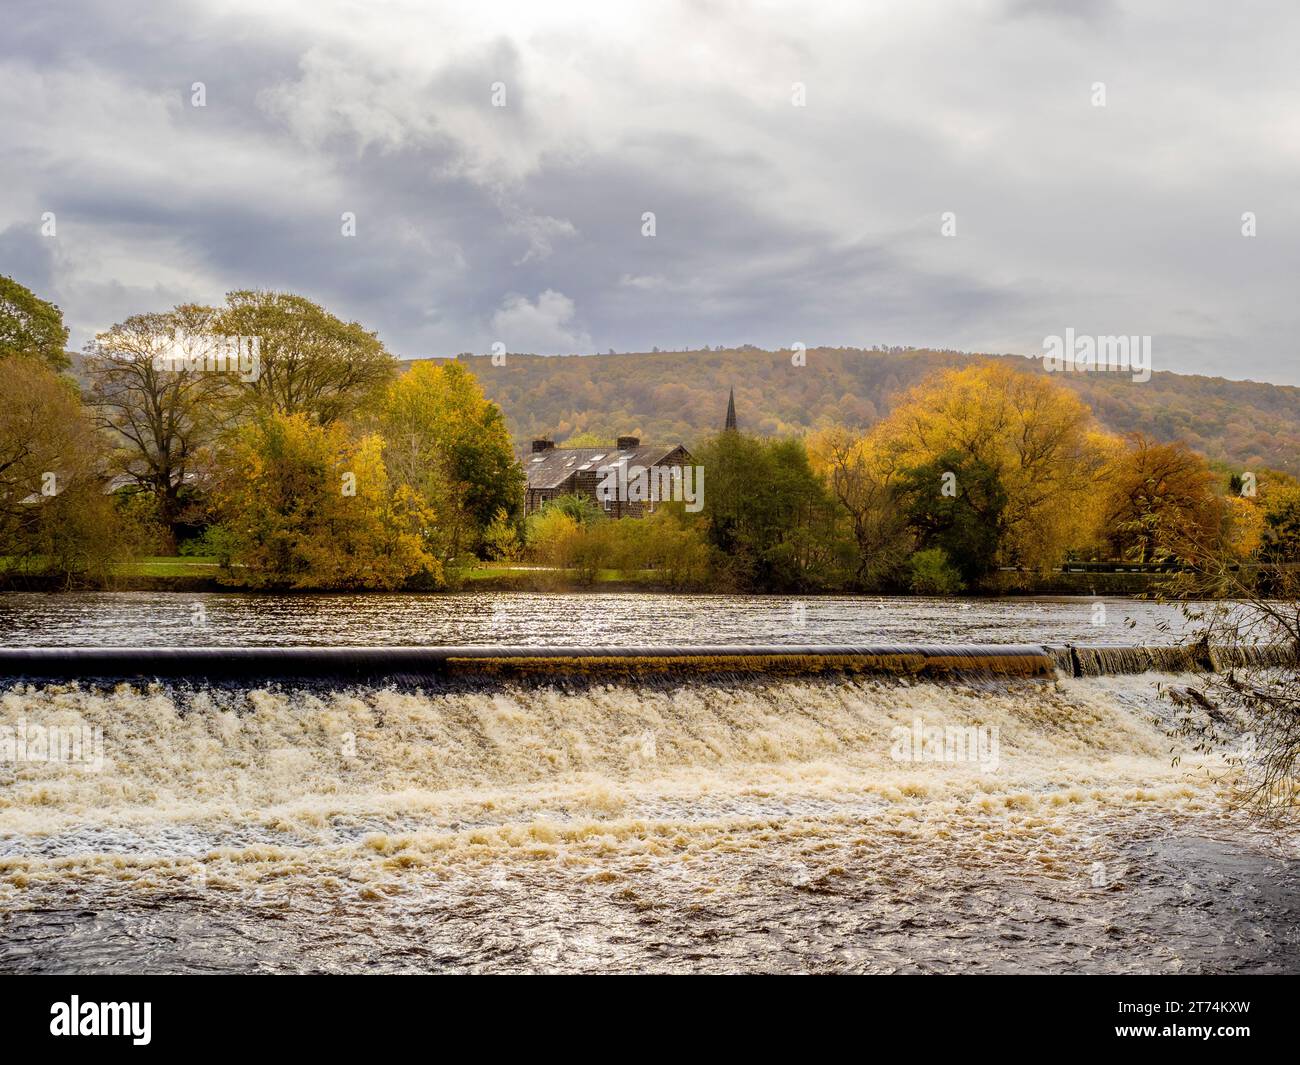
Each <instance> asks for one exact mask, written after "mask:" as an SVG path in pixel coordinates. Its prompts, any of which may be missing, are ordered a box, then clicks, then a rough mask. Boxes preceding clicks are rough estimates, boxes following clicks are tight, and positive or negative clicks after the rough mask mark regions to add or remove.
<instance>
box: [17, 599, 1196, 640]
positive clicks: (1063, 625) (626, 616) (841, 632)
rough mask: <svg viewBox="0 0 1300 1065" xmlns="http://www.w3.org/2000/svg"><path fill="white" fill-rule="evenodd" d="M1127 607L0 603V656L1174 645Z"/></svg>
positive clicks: (1160, 622)
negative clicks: (223, 649) (43, 649)
mask: <svg viewBox="0 0 1300 1065" xmlns="http://www.w3.org/2000/svg"><path fill="white" fill-rule="evenodd" d="M1182 626H1183V618H1182V614H1181V613H1180V612H1179V610H1178V609H1177V608H1176V607H1174V606H1172V605H1169V604H1158V603H1147V602H1138V601H1134V600H1131V599H1090V598H1072V597H1056V598H1008V599H923V598H895V597H885V598H882V597H861V596H826V597H809V598H804V599H792V598H789V597H780V596H733V595H662V594H650V593H630V594H607V593H592V594H568V593H538V594H518V593H508V592H502V593H488V594H482V595H471V594H466V595H292V596H290V595H249V594H246V593H244V594H241V593H224V592H210V593H197V594H191V593H157V592H102V593H75V594H66V595H48V594H41V593H16V592H11V593H4V594H0V646H5V645H8V646H53V645H64V646H105V645H113V646H168V645H170V646H198V645H200V644H202V645H208V646H252V645H259V646H273V645H282V646H287V645H295V644H296V645H302V644H313V645H338V644H350V645H354V646H378V647H383V646H390V647H391V646H399V645H414V644H430V645H436V644H446V645H456V644H525V645H528V644H549V645H557V644H558V645H617V644H634V645H635V644H642V645H645V644H659V645H682V646H690V645H692V644H719V643H726V644H731V643H736V644H754V643H822V644H868V643H1093V644H1140V643H1157V644H1159V643H1170V642H1173V637H1172V636H1171V635H1170V632H1171V631H1172V632H1174V633H1176V632H1179V631H1181V629H1182Z"/></svg>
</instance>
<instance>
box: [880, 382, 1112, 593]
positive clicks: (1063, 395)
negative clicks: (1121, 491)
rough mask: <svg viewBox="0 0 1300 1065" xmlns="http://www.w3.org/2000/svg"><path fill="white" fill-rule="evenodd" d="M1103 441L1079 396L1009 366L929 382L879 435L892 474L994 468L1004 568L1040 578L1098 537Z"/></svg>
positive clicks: (887, 421)
mask: <svg viewBox="0 0 1300 1065" xmlns="http://www.w3.org/2000/svg"><path fill="white" fill-rule="evenodd" d="M1105 443H1106V438H1105V436H1104V435H1103V434H1102V433H1101V432H1100V431H1099V430H1098V429H1097V427H1096V424H1095V422H1094V421H1093V418H1092V412H1091V411H1090V410H1089V409H1088V407H1087V405H1086V404H1084V403H1083V401H1082V400H1080V399H1079V398H1078V396H1076V395H1075V394H1074V393H1073V392H1071V391H1070V390H1069V389H1067V388H1065V387H1064V386H1062V385H1060V384H1058V383H1056V382H1054V381H1052V380H1051V379H1049V378H1047V377H1044V376H1041V375H1038V374H1032V373H1028V372H1024V371H1021V370H1018V369H1014V368H1013V367H1011V366H1008V365H1006V364H1003V363H993V364H985V365H980V366H971V367H968V368H966V369H962V370H946V371H944V372H942V373H940V374H938V375H935V376H934V377H931V378H928V379H927V380H926V381H924V382H922V383H921V384H920V385H919V386H917V387H916V388H914V389H913V390H912V391H911V392H909V393H908V394H907V396H906V397H905V398H904V400H903V401H902V403H900V405H899V406H898V407H896V408H895V409H894V411H893V413H892V414H890V416H889V417H888V418H887V419H885V421H883V422H881V423H880V425H878V426H877V427H876V429H875V430H874V432H873V433H872V446H873V447H874V448H875V449H877V450H878V452H879V454H880V456H881V461H882V463H883V464H884V466H885V468H886V469H890V468H892V469H894V470H898V469H906V468H911V467H920V466H923V465H925V464H927V463H930V462H934V461H935V460H937V459H938V458H939V457H940V456H942V455H945V454H950V453H953V452H956V453H959V454H961V455H965V456H969V457H971V458H973V459H975V460H977V461H979V462H981V463H983V464H985V465H986V466H987V467H989V468H991V469H993V470H995V471H996V473H997V476H998V479H999V481H1000V483H1001V486H1002V488H1003V490H1004V491H1005V492H1006V495H1007V505H1006V508H1005V510H1004V512H1003V518H1002V521H1003V525H1004V528H1003V537H1002V543H1001V549H1000V558H999V561H1000V562H1001V563H1002V564H1003V565H1014V566H1021V567H1025V568H1028V569H1035V570H1040V571H1041V570H1046V569H1048V568H1050V567H1052V566H1054V565H1056V564H1058V563H1059V562H1060V561H1061V559H1062V558H1063V557H1064V556H1065V553H1066V551H1067V550H1068V549H1069V548H1071V547H1073V546H1076V545H1078V544H1080V543H1083V542H1086V541H1087V540H1089V539H1091V538H1093V537H1094V536H1095V530H1096V522H1097V517H1098V508H1097V505H1096V500H1095V498H1094V496H1095V490H1096V486H1097V484H1098V483H1099V482H1100V481H1102V480H1103V479H1104V477H1105V470H1106V464H1105V458H1106V455H1105Z"/></svg>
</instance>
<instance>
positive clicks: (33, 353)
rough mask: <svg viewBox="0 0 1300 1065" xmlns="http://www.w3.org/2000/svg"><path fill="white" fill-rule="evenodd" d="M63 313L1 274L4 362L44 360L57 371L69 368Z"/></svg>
mask: <svg viewBox="0 0 1300 1065" xmlns="http://www.w3.org/2000/svg"><path fill="white" fill-rule="evenodd" d="M67 342H68V330H67V327H66V326H64V324H63V312H62V311H60V310H59V308H58V307H57V306H55V305H54V304H53V303H49V302H47V301H46V300H43V299H41V298H40V297H39V296H37V295H36V293H34V292H33V291H32V290H31V289H29V288H27V287H25V286H23V285H20V284H19V283H18V282H17V281H15V280H14V279H13V278H12V277H5V276H3V275H0V359H7V358H9V357H11V356H14V355H21V356H25V357H28V358H33V359H40V360H41V361H42V362H44V363H45V364H46V365H47V366H49V367H51V368H52V369H55V370H66V369H67V368H68V365H69V360H68V353H67V352H66V351H65V350H64V345H66V344H67Z"/></svg>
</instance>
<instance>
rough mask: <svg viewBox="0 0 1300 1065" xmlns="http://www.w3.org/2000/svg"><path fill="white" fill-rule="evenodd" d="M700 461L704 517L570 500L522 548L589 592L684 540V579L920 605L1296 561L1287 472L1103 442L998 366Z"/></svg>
mask: <svg viewBox="0 0 1300 1065" xmlns="http://www.w3.org/2000/svg"><path fill="white" fill-rule="evenodd" d="M696 459H697V461H699V462H700V463H701V464H702V465H703V466H704V469H705V472H706V478H705V491H704V507H703V510H702V511H701V512H700V513H699V514H698V515H690V514H687V513H685V511H684V509H683V508H682V507H681V506H680V505H674V504H662V505H661V506H660V507H659V510H658V511H657V512H656V513H655V514H654V515H652V516H651V517H650V518H647V519H642V520H639V521H630V520H626V519H624V520H622V521H616V522H611V521H608V520H605V519H604V516H603V515H602V514H601V513H600V511H599V510H598V509H597V508H595V507H594V506H591V505H589V504H587V503H585V502H584V501H582V500H577V499H567V500H559V501H556V502H555V503H554V504H553V505H552V506H550V507H548V508H547V509H545V510H544V511H542V513H541V514H539V515H536V516H535V517H533V518H530V520H529V525H528V529H527V535H526V537H525V542H526V544H527V550H528V551H530V552H531V557H532V558H533V560H534V561H537V562H544V563H548V564H550V565H559V566H572V567H576V568H577V569H578V570H579V571H580V572H581V573H582V574H584V575H586V576H587V577H589V578H592V579H594V577H595V576H596V575H597V574H599V573H600V571H601V570H602V569H604V568H612V569H618V570H625V569H628V568H635V567H637V566H643V567H651V568H653V567H654V566H657V565H662V563H660V562H658V561H657V559H659V558H662V557H663V556H664V555H665V554H667V553H669V547H668V545H670V544H671V545H672V546H671V552H672V554H673V555H674V557H675V559H676V560H677V562H676V565H675V569H674V570H673V571H672V572H671V574H668V573H666V574H665V576H664V579H665V582H666V583H671V584H675V585H677V586H683V587H711V588H717V589H736V590H750V591H757V590H766V591H837V590H838V591H880V592H906V591H910V592H916V593H923V594H951V593H955V592H959V591H963V590H978V589H981V588H986V587H993V586H996V587H998V588H1000V589H1006V588H1007V587H1008V586H1015V585H1017V584H1018V585H1019V586H1021V587H1023V588H1025V589H1032V588H1033V587H1034V586H1035V583H1036V582H1037V581H1038V580H1039V579H1040V578H1041V577H1042V576H1043V575H1044V574H1046V573H1047V572H1049V571H1050V570H1052V569H1054V568H1056V567H1058V566H1059V565H1061V564H1062V563H1063V562H1066V561H1069V560H1075V561H1092V562H1104V561H1125V562H1140V563H1162V564H1172V565H1179V564H1188V565H1200V564H1204V563H1206V562H1207V561H1208V560H1210V559H1214V560H1222V559H1224V558H1229V559H1235V560H1239V561H1251V560H1256V561H1260V562H1287V561H1294V560H1296V559H1297V558H1300V484H1297V482H1296V481H1295V480H1294V479H1293V478H1292V477H1290V476H1289V475H1288V474H1285V473H1281V472H1278V471H1272V470H1268V469H1266V468H1259V469H1256V470H1250V471H1246V470H1242V471H1236V472H1230V471H1226V470H1215V469H1212V468H1211V467H1210V465H1209V464H1208V463H1207V462H1206V460H1205V459H1204V458H1203V457H1202V456H1200V455H1199V454H1197V453H1196V452H1194V451H1193V450H1191V449H1190V448H1189V447H1187V446H1186V445H1185V444H1182V443H1161V442H1158V441H1155V440H1153V439H1151V438H1150V437H1148V436H1146V435H1143V434H1141V433H1134V434H1130V435H1127V436H1119V435H1117V434H1113V433H1109V432H1107V431H1105V430H1104V429H1103V428H1102V427H1101V426H1100V425H1099V424H1098V423H1097V421H1096V419H1095V418H1094V417H1093V415H1092V412H1091V411H1090V410H1089V409H1088V407H1087V406H1086V405H1085V404H1084V403H1083V402H1082V400H1080V399H1079V397H1078V396H1077V395H1076V394H1075V393H1074V392H1073V391H1072V390H1070V389H1068V388H1066V387H1065V386H1063V385H1062V384H1059V383H1057V381H1055V380H1053V379H1051V378H1048V377H1047V376H1045V375H1040V374H1034V373H1029V372H1025V370H1024V369H1022V368H1018V367H1015V366H1013V365H1007V364H1004V363H991V364H982V365H975V366H970V367H968V368H966V369H950V370H946V371H943V372H941V373H939V374H936V375H934V376H932V377H931V378H929V379H927V380H926V381H924V382H922V383H921V384H920V385H918V386H917V387H916V388H915V389H913V390H911V391H910V392H909V393H907V394H906V395H905V396H904V397H903V399H902V401H901V402H900V403H899V404H898V405H897V406H896V407H895V409H894V410H893V411H892V413H891V414H890V415H889V417H887V418H886V419H884V420H883V421H882V422H880V423H879V424H878V425H876V426H875V427H874V428H873V429H871V430H868V431H866V432H861V431H855V430H853V429H850V428H846V427H842V426H830V427H827V428H824V429H821V430H818V431H816V432H813V433H811V434H808V435H806V436H803V437H788V438H784V439H782V438H776V439H770V438H768V439H764V438H760V437H757V436H751V435H747V434H743V433H737V432H723V433H719V434H716V435H715V436H713V437H711V438H710V439H708V440H707V441H706V442H705V443H704V444H703V445H702V446H700V447H698V449H697V451H696ZM1007 571H1009V572H1007ZM995 574H996V583H995Z"/></svg>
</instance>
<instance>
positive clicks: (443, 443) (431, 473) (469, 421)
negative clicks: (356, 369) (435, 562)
mask: <svg viewBox="0 0 1300 1065" xmlns="http://www.w3.org/2000/svg"><path fill="white" fill-rule="evenodd" d="M379 424H380V428H381V431H382V433H383V436H384V439H385V440H386V441H387V449H386V457H387V458H386V461H387V463H388V467H389V469H390V471H391V472H392V474H393V477H394V479H395V480H396V481H397V482H398V483H400V484H405V485H408V486H410V487H411V488H412V489H414V490H415V491H416V492H417V493H419V494H420V496H421V497H422V498H424V499H425V500H426V501H427V502H428V503H429V504H430V505H431V506H432V507H433V508H434V509H435V510H436V512H437V514H438V522H439V540H440V542H441V544H442V547H441V550H440V556H441V557H442V558H443V559H444V560H449V559H451V558H454V557H456V556H457V555H459V554H460V553H462V552H464V551H472V550H477V549H479V548H480V547H481V545H482V538H483V536H484V534H485V532H486V530H487V529H488V527H489V526H490V525H491V524H492V523H493V521H495V520H496V518H497V515H498V514H500V513H501V512H504V513H505V515H506V518H507V520H509V519H513V518H514V517H515V515H517V514H518V512H519V511H520V509H521V507H522V505H523V481H524V478H523V470H522V468H521V467H520V465H519V462H518V461H517V460H516V459H515V456H514V449H513V447H512V446H511V442H510V434H509V432H508V431H507V430H506V423H505V419H504V418H503V417H502V415H501V410H500V408H499V407H497V405H496V404H495V403H489V402H488V401H487V400H486V399H484V398H483V391H482V389H481V388H480V387H479V384H478V382H477V381H476V380H475V378H474V376H473V375H472V374H470V373H468V372H467V371H466V370H465V368H464V367H463V366H461V365H459V364H458V363H447V364H445V365H438V364H436V363H432V362H420V363H416V364H415V365H414V366H413V367H411V369H410V370H408V371H407V372H406V373H404V374H403V375H402V376H401V377H399V378H398V379H397V380H396V381H394V382H393V383H392V385H391V386H390V388H389V390H388V394H387V397H386V399H385V401H384V404H383V407H382V409H381V412H380V416H379Z"/></svg>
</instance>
